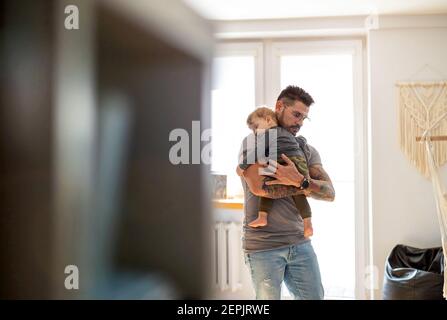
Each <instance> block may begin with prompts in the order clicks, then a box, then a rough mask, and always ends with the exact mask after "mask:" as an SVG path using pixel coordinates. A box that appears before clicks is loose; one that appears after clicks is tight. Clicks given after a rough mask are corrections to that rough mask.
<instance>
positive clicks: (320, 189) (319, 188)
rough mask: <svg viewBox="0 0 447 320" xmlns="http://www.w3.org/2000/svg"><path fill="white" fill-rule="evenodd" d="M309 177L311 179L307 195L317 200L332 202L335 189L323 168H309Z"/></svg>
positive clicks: (318, 166)
mask: <svg viewBox="0 0 447 320" xmlns="http://www.w3.org/2000/svg"><path fill="white" fill-rule="evenodd" d="M309 175H310V178H311V179H310V186H309V188H308V190H307V191H308V192H306V193H307V195H309V196H310V197H312V198H314V199H318V200H325V201H334V198H335V189H334V186H333V185H332V181H331V178H330V177H329V175H328V174H327V172H326V171H325V170H324V169H323V166H322V165H321V164H317V165H312V166H310V167H309Z"/></svg>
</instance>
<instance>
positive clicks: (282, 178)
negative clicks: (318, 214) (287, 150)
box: [265, 154, 335, 201]
mask: <svg viewBox="0 0 447 320" xmlns="http://www.w3.org/2000/svg"><path fill="white" fill-rule="evenodd" d="M281 157H282V158H283V159H284V161H285V162H286V165H280V164H278V163H276V166H277V170H276V173H275V174H272V175H271V176H272V177H274V178H275V179H276V180H274V181H268V182H266V183H265V184H266V185H269V186H272V185H275V188H274V189H273V190H272V189H269V190H266V191H267V193H268V195H267V196H266V197H268V198H277V197H279V196H283V197H284V196H289V195H291V194H290V193H291V191H292V190H293V188H290V186H293V187H296V188H299V186H300V185H301V182H302V181H303V179H304V176H303V175H302V174H301V173H300V172H299V171H298V169H297V168H296V166H295V164H294V163H293V162H292V161H291V160H290V159H289V158H288V157H287V156H286V155H284V154H282V155H281ZM309 175H310V178H311V179H310V186H309V188H308V189H306V190H303V191H301V192H300V193H304V194H305V195H306V196H310V197H312V198H314V199H318V200H326V201H333V200H334V198H335V190H334V187H333V185H332V181H331V178H329V175H328V174H327V173H326V171H325V170H324V169H323V166H322V165H321V164H318V165H312V166H309ZM279 185H283V186H282V187H281V186H279ZM295 190H296V189H295ZM295 194H299V193H297V192H295Z"/></svg>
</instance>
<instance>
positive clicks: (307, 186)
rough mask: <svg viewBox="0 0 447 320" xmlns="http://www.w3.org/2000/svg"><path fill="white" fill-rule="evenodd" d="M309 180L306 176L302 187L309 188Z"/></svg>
mask: <svg viewBox="0 0 447 320" xmlns="http://www.w3.org/2000/svg"><path fill="white" fill-rule="evenodd" d="M309 185H310V183H309V180H307V179H306V178H304V180H303V182H302V183H301V189H307V188H309Z"/></svg>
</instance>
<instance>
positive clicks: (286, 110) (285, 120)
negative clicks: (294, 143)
mask: <svg viewBox="0 0 447 320" xmlns="http://www.w3.org/2000/svg"><path fill="white" fill-rule="evenodd" d="M275 111H276V114H277V116H278V122H279V125H280V126H281V127H283V128H284V129H286V130H287V131H289V132H290V133H291V134H293V135H294V136H295V135H296V134H297V133H298V131H300V128H301V127H302V125H303V121H304V119H306V117H307V114H308V113H309V107H308V106H306V105H305V104H304V103H302V102H301V101H295V103H294V104H293V105H291V106H286V105H285V104H284V103H283V102H282V101H277V102H276V110H275Z"/></svg>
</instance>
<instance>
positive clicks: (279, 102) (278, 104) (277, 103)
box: [275, 100, 282, 112]
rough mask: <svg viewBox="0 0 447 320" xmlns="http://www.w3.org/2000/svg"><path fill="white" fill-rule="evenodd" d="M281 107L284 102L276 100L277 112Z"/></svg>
mask: <svg viewBox="0 0 447 320" xmlns="http://www.w3.org/2000/svg"><path fill="white" fill-rule="evenodd" d="M281 108H282V103H281V101H279V100H278V101H276V104H275V111H276V112H279V111H281Z"/></svg>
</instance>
